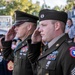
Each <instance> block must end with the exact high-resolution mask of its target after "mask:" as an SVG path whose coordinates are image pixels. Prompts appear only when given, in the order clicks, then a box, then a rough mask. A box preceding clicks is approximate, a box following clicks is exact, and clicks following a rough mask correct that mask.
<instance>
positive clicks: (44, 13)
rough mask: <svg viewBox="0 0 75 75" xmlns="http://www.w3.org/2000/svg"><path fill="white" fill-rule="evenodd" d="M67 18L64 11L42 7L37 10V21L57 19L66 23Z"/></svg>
mask: <svg viewBox="0 0 75 75" xmlns="http://www.w3.org/2000/svg"><path fill="white" fill-rule="evenodd" d="M67 18H68V16H67V13H66V12H64V11H56V10H49V9H43V10H41V11H40V12H39V21H43V20H58V21H62V22H64V23H65V24H66V21H67Z"/></svg>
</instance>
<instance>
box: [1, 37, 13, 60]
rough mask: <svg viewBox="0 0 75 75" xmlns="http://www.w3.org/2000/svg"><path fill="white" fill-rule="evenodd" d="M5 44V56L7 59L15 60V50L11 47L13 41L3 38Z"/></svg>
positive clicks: (2, 42) (3, 44)
mask: <svg viewBox="0 0 75 75" xmlns="http://www.w3.org/2000/svg"><path fill="white" fill-rule="evenodd" d="M1 44H2V46H3V57H4V59H6V60H12V61H13V60H14V51H13V50H12V49H11V44H12V41H4V38H3V39H2V40H1Z"/></svg>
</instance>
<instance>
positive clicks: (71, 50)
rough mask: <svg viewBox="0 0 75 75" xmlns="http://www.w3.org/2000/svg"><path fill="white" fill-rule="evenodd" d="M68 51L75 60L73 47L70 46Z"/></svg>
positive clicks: (74, 48)
mask: <svg viewBox="0 0 75 75" xmlns="http://www.w3.org/2000/svg"><path fill="white" fill-rule="evenodd" d="M69 50H70V55H71V56H72V57H74V58H75V47H74V46H72V47H70V48H69Z"/></svg>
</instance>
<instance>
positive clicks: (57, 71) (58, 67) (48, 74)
mask: <svg viewBox="0 0 75 75" xmlns="http://www.w3.org/2000/svg"><path fill="white" fill-rule="evenodd" d="M39 20H40V26H39V28H37V29H36V30H35V31H34V33H33V35H32V39H31V40H28V47H29V49H28V58H29V60H30V62H31V63H32V67H33V70H34V73H35V75H75V44H74V43H72V41H71V40H69V37H68V35H67V34H65V33H64V30H65V24H66V21H67V14H66V13H65V12H63V11H56V10H49V9H43V10H41V11H40V13H39ZM41 41H44V43H45V42H47V46H48V48H47V49H44V51H43V53H42V55H40V47H41Z"/></svg>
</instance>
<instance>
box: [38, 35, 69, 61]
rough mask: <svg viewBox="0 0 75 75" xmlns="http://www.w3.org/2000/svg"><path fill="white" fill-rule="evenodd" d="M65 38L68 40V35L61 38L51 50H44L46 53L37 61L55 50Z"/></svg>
mask: <svg viewBox="0 0 75 75" xmlns="http://www.w3.org/2000/svg"><path fill="white" fill-rule="evenodd" d="M66 37H67V38H68V35H67V34H65V35H64V36H62V37H61V38H60V39H59V40H58V41H57V42H56V43H55V44H54V45H53V46H52V47H51V48H49V49H48V50H46V52H44V53H43V55H41V56H40V57H39V58H38V60H40V59H42V58H44V57H45V56H47V55H48V54H50V53H51V52H53V51H55V50H57V49H58V48H59V47H60V45H61V44H62V43H63V42H64V41H65V40H67V39H66Z"/></svg>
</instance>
